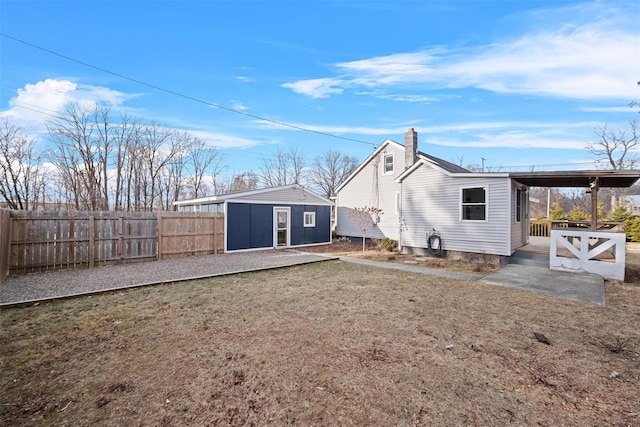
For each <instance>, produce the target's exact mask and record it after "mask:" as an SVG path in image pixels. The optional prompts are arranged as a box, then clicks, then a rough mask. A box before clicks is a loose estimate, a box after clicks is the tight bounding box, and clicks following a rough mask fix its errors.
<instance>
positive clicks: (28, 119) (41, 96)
mask: <svg viewBox="0 0 640 427" xmlns="http://www.w3.org/2000/svg"><path fill="white" fill-rule="evenodd" d="M16 92H17V95H16V96H15V97H14V98H12V99H11V100H10V101H9V106H10V108H9V109H8V110H6V111H2V112H0V116H2V117H7V118H10V119H11V120H12V121H14V122H15V123H17V124H19V125H20V126H22V128H23V131H24V132H25V133H33V134H38V133H42V132H44V131H45V130H46V122H47V120H49V119H51V118H53V117H54V116H55V115H56V114H57V113H58V112H59V111H60V110H61V109H62V108H63V107H64V106H65V105H66V104H68V103H69V102H77V103H78V104H80V105H93V104H94V103H96V102H98V103H106V104H109V105H114V106H117V105H122V104H123V103H124V102H125V101H126V100H127V99H130V98H132V97H133V96H134V95H128V94H125V93H123V92H119V91H116V90H113V89H109V88H105V87H101V86H91V85H83V84H78V83H75V82H72V81H70V80H56V79H46V80H43V81H39V82H37V83H28V84H26V85H25V86H24V88H21V89H18V90H17V91H16Z"/></svg>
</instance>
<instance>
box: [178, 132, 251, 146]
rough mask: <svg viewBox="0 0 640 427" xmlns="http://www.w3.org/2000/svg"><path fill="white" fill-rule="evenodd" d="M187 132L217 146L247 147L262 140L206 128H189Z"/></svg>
mask: <svg viewBox="0 0 640 427" xmlns="http://www.w3.org/2000/svg"><path fill="white" fill-rule="evenodd" d="M187 132H189V133H190V134H191V135H193V136H195V137H197V138H200V139H203V140H205V141H206V142H208V143H209V144H211V145H212V146H214V147H216V148H245V147H253V146H256V145H260V144H261V141H256V140H253V139H247V138H240V137H237V136H234V135H229V134H223V133H217V132H210V131H206V130H193V129H188V130H187Z"/></svg>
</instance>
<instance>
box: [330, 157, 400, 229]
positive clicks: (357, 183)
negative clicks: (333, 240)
mask: <svg viewBox="0 0 640 427" xmlns="http://www.w3.org/2000/svg"><path fill="white" fill-rule="evenodd" d="M387 154H393V156H394V171H393V173H392V174H385V173H384V169H383V168H384V156H385V155H387ZM404 165H405V161H404V147H402V146H397V145H395V144H390V145H387V147H386V148H385V149H384V150H383V151H381V152H380V153H379V154H378V155H376V156H375V157H374V158H372V159H370V161H369V162H368V163H367V164H366V165H364V167H363V168H362V169H361V170H360V172H359V173H357V174H356V175H355V176H353V178H352V179H351V180H350V181H349V182H347V184H346V185H345V186H344V187H343V188H342V189H340V192H339V193H338V194H337V200H336V206H337V208H336V232H337V234H338V235H339V236H351V237H362V233H361V231H360V229H359V228H358V226H357V225H356V224H355V223H354V222H353V221H352V220H351V219H349V216H348V215H349V212H350V211H351V210H352V209H353V208H356V207H364V206H374V207H378V208H380V209H382V211H383V214H382V215H381V216H380V222H379V223H378V224H377V226H374V227H373V229H372V230H369V231H368V232H367V237H369V238H376V239H382V238H384V237H389V238H390V239H394V240H398V239H399V233H398V230H399V215H398V214H396V193H397V192H399V191H400V184H398V183H396V182H395V179H396V178H397V177H398V176H399V175H400V174H402V173H403V172H404V170H405V168H404Z"/></svg>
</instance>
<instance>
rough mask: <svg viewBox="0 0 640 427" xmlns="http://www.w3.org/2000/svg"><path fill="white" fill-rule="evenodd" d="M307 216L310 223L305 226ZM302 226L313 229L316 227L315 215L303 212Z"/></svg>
mask: <svg viewBox="0 0 640 427" xmlns="http://www.w3.org/2000/svg"><path fill="white" fill-rule="evenodd" d="M307 215H308V217H309V218H311V223H310V224H307ZM303 221H304V226H305V228H306V227H315V226H316V213H315V212H305V213H304V218H303Z"/></svg>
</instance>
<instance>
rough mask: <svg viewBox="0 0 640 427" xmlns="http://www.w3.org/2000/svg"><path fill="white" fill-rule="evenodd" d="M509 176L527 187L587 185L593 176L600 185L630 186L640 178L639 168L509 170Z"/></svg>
mask: <svg viewBox="0 0 640 427" xmlns="http://www.w3.org/2000/svg"><path fill="white" fill-rule="evenodd" d="M509 176H510V177H511V178H513V179H515V180H516V181H518V182H520V183H522V184H525V185H528V186H529V187H589V186H590V184H591V182H593V180H594V179H595V178H598V185H599V186H600V187H631V186H632V185H633V184H635V183H636V181H638V179H640V170H623V171H620V170H576V171H546V172H509Z"/></svg>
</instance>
